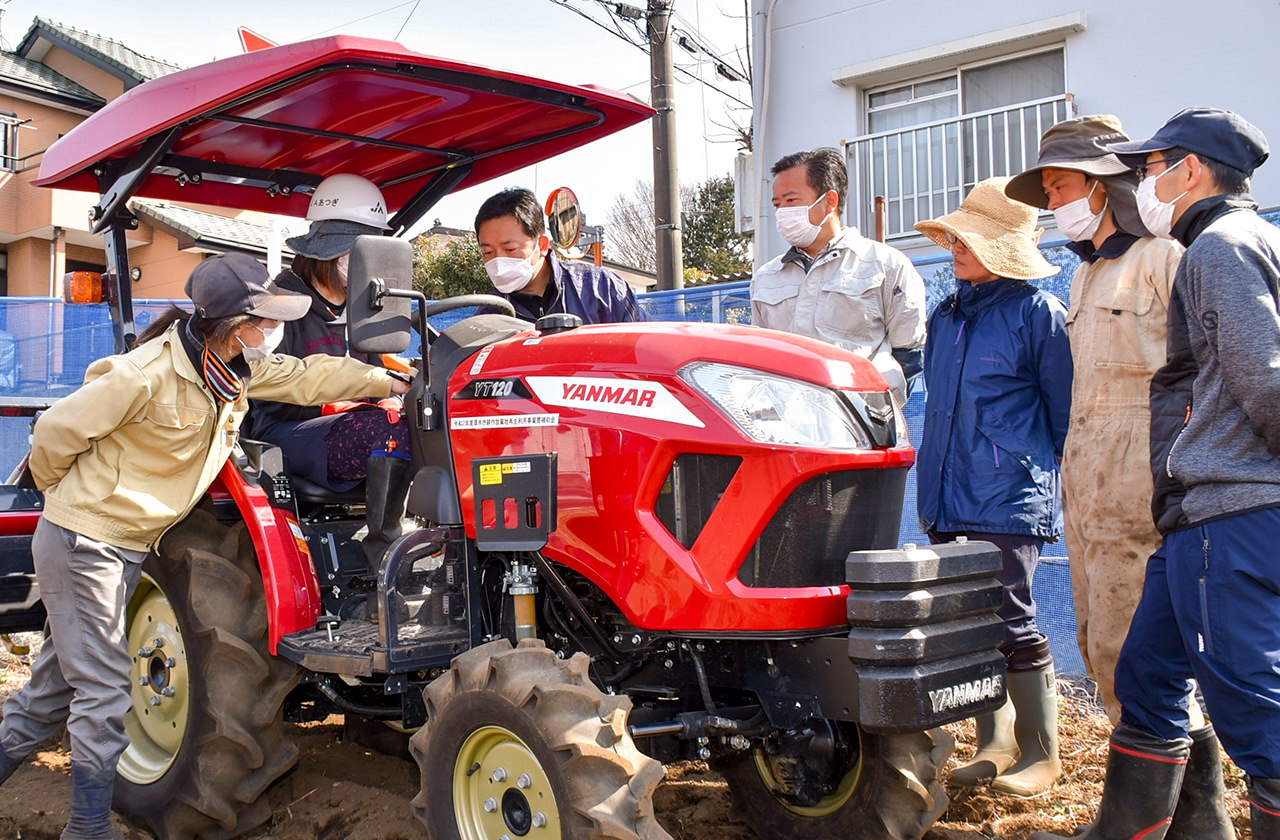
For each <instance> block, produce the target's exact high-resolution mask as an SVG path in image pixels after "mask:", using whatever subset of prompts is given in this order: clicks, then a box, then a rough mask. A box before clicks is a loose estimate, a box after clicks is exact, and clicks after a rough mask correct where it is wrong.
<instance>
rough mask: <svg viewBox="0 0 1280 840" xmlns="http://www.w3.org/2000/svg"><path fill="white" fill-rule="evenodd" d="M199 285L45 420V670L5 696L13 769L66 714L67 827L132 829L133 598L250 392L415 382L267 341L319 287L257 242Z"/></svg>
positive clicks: (211, 469)
mask: <svg viewBox="0 0 1280 840" xmlns="http://www.w3.org/2000/svg"><path fill="white" fill-rule="evenodd" d="M187 294H188V296H190V298H191V300H192V302H193V303H194V304H195V313H194V314H193V315H191V316H189V317H183V318H179V319H177V320H174V321H173V323H171V324H169V325H168V326H167V328H165V329H163V330H162V331H159V330H153V331H152V332H153V333H155V334H154V335H152V334H144V337H143V338H144V341H143V342H142V343H141V344H140V345H139V346H138V347H137V348H136V349H134V350H133V351H131V352H129V353H127V354H124V355H119V356H111V357H108V358H105V359H101V360H99V361H97V362H95V363H94V364H93V365H91V366H90V367H89V370H88V372H87V373H86V375H85V382H84V385H83V386H82V387H81V388H80V389H79V390H77V391H76V392H75V393H73V394H71V395H69V396H67V397H65V398H63V399H61V400H59V401H58V402H57V403H55V404H54V405H53V406H52V407H51V408H50V409H49V410H48V411H47V412H45V413H44V415H43V416H42V417H41V418H40V420H39V421H38V422H37V423H36V426H35V431H34V436H33V441H32V452H31V458H30V461H29V468H30V472H31V475H32V477H33V478H34V480H35V483H36V486H37V487H38V488H39V489H40V490H42V491H43V492H44V494H45V509H44V513H43V515H42V516H41V519H40V522H39V524H38V525H37V527H36V532H35V536H34V538H33V540H32V554H33V557H34V560H35V568H36V575H37V579H38V580H39V583H40V590H41V597H42V600H43V601H44V605H45V608H46V610H47V612H48V615H49V618H48V624H47V625H46V628H47V638H46V640H45V644H44V647H43V649H42V651H41V653H40V657H39V658H38V660H37V661H36V664H35V666H34V667H33V668H32V675H31V680H30V682H29V683H28V684H27V686H26V687H25V688H23V690H22V691H19V692H18V693H16V694H14V695H13V696H12V697H10V698H9V700H8V701H7V702H6V703H5V707H4V719H3V721H0V782H2V781H3V780H4V779H6V778H8V777H9V775H11V774H12V773H13V771H14V770H16V769H17V768H18V767H19V766H20V765H21V764H22V762H23V760H24V759H25V758H26V756H27V755H28V754H29V753H30V752H31V751H32V749H34V747H35V746H36V744H38V743H39V742H41V741H43V740H44V739H46V738H48V737H49V736H51V735H52V734H53V733H54V732H55V731H56V730H57V728H58V727H60V726H61V725H62V724H63V723H64V722H65V723H66V725H67V731H68V733H69V734H70V738H71V779H72V805H71V819H70V821H69V822H68V824H67V828H66V830H65V831H64V832H63V834H62V837H63V839H64V840H118V838H119V835H118V834H117V833H116V832H115V831H114V829H113V828H112V826H111V822H110V809H111V796H112V791H113V788H114V784H115V775H116V764H117V762H118V761H119V758H120V755H121V753H123V751H124V749H125V748H126V747H127V745H128V736H127V735H126V734H125V728H124V719H125V715H126V713H127V712H128V710H129V708H130V705H131V700H130V695H129V668H130V657H129V654H128V651H127V650H126V649H125V644H124V641H125V640H124V623H125V606H126V605H127V604H128V603H129V598H130V596H131V594H132V592H133V590H134V588H135V586H136V585H137V582H138V580H139V577H140V574H141V566H142V561H143V559H144V558H145V556H146V554H147V552H148V551H149V550H150V549H151V548H152V547H153V546H154V545H155V544H156V543H157V542H158V541H159V539H160V537H161V535H162V534H163V533H164V532H165V531H166V530H167V529H168V528H169V527H170V526H172V525H173V524H175V523H176V522H179V521H180V520H181V519H182V518H183V517H185V516H186V515H187V514H188V513H189V512H190V511H191V509H192V508H193V507H194V506H195V505H196V503H197V501H199V499H200V498H201V497H202V496H203V495H204V494H205V491H206V490H208V488H209V485H210V484H212V482H213V480H214V478H216V477H217V475H218V472H219V471H220V470H221V468H222V465H223V464H224V463H225V462H226V460H227V457H228V456H229V455H230V453H231V450H232V448H233V447H234V445H235V443H236V439H237V437H238V435H239V431H240V424H241V421H242V420H243V419H244V416H245V412H246V411H247V410H248V405H249V398H250V397H255V398H263V399H271V400H280V401H288V402H295V403H299V404H319V403H325V402H331V401H335V400H339V399H348V398H353V397H366V396H373V397H385V396H388V395H390V394H391V393H404V392H405V391H407V389H408V385H407V384H406V383H405V382H402V381H399V380H398V379H396V378H394V377H393V375H392V374H390V373H388V372H387V371H386V370H383V369H382V368H376V367H371V366H369V365H366V364H363V363H362V362H358V361H355V360H354V359H348V358H339V357H333V356H313V357H311V358H308V359H305V360H304V359H296V358H292V357H288V356H277V355H263V354H261V353H259V354H258V357H257V358H255V359H254V361H252V362H249V361H246V356H247V355H251V354H252V353H253V351H254V350H255V349H256V348H259V347H260V346H261V345H262V343H263V341H264V339H265V334H266V331H268V330H271V329H274V328H275V327H277V326H279V324H280V323H281V322H283V321H289V320H294V319H296V318H299V317H301V316H302V315H304V314H305V313H306V311H307V308H308V306H309V305H310V301H309V299H308V298H306V297H305V296H302V295H297V294H293V293H284V292H281V291H280V290H278V289H276V288H274V287H273V286H271V285H270V284H269V282H268V277H267V272H266V269H265V268H263V267H262V266H261V265H260V264H259V263H258V262H257V261H256V260H254V259H252V258H251V257H248V256H245V255H242V254H230V255H225V256H219V257H213V258H211V259H208V260H205V261H204V262H202V263H201V264H200V265H199V266H197V267H196V269H195V271H193V272H192V273H191V277H190V279H189V280H188V281H187Z"/></svg>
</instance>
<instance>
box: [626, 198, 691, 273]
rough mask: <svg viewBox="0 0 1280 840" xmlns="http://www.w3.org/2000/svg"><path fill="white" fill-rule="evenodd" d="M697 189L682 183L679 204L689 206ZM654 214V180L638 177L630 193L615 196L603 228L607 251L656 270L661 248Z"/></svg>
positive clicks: (646, 269)
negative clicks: (639, 178)
mask: <svg viewBox="0 0 1280 840" xmlns="http://www.w3.org/2000/svg"><path fill="white" fill-rule="evenodd" d="M696 192H697V191H696V189H695V188H694V187H689V186H681V187H680V204H681V206H682V207H689V206H691V205H692V203H693V201H694V197H695V195H696ZM655 224H656V223H655V222H654V218H653V184H652V183H651V182H649V181H636V185H635V188H634V189H633V190H632V191H631V194H630V195H627V194H620V195H619V196H618V197H617V198H615V199H614V200H613V207H611V208H610V209H609V215H608V216H607V217H606V225H605V229H604V252H605V255H606V256H607V257H608V258H609V259H611V260H613V261H614V262H619V263H622V264H623V265H629V266H632V267H633V268H639V269H643V270H645V271H657V269H658V250H657V237H656V236H655V230H654V226H655Z"/></svg>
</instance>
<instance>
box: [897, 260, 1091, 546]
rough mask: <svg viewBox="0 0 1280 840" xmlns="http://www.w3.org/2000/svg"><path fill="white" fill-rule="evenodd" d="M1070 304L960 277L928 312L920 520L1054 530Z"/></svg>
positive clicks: (1004, 530) (947, 526)
mask: <svg viewBox="0 0 1280 840" xmlns="http://www.w3.org/2000/svg"><path fill="white" fill-rule="evenodd" d="M1066 320H1067V310H1066V308H1065V307H1064V306H1063V305H1062V303H1061V302H1060V301H1059V300H1058V299H1057V298H1055V297H1053V296H1052V295H1049V294H1046V293H1045V292H1042V291H1040V290H1039V289H1036V288H1035V287H1034V286H1029V285H1027V284H1026V283H1025V282H1022V281H1019V280H1008V279H1004V278H1000V279H997V280H992V281H990V282H987V283H981V284H979V285H976V286H975V285H972V284H970V283H967V282H965V281H963V280H958V281H956V293H955V294H953V295H952V296H951V297H949V298H947V299H946V300H945V301H943V302H942V303H941V304H939V306H938V308H937V309H935V310H934V312H933V314H932V315H931V316H929V324H928V339H927V341H926V343H925V349H924V375H925V387H926V388H927V389H928V398H927V401H926V403H925V420H924V435H923V439H922V440H921V441H920V446H919V450H918V460H917V462H916V469H917V473H916V475H917V485H916V486H917V509H918V511H919V514H920V521H921V525H922V526H923V528H924V530H926V531H929V530H935V531H940V532H953V531H973V532H977V533H988V534H1019V535H1027V536H1034V537H1043V538H1051V537H1056V536H1058V535H1060V534H1061V533H1062V482H1061V478H1060V475H1059V472H1058V459H1059V458H1060V457H1061V456H1062V448H1063V444H1064V443H1065V442H1066V439H1067V417H1068V415H1069V414H1070V412H1071V376H1072V368H1071V346H1070V345H1069V344H1068V342H1067V324H1066Z"/></svg>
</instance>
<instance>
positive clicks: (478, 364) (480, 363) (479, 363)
mask: <svg viewBox="0 0 1280 840" xmlns="http://www.w3.org/2000/svg"><path fill="white" fill-rule="evenodd" d="M492 352H493V345H492V344H490V345H489V346H488V347H485V348H484V349H483V350H481V351H480V352H479V353H477V354H476V360H475V362H473V363H472V365H471V375H472V376H475V375H476V374H477V373H479V372H480V368H482V367H484V360H485V359H487V358H489V354H490V353H492Z"/></svg>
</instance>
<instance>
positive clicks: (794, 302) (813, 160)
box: [751, 148, 925, 406]
mask: <svg viewBox="0 0 1280 840" xmlns="http://www.w3.org/2000/svg"><path fill="white" fill-rule="evenodd" d="M771 171H772V172H773V175H774V181H773V206H774V216H775V219H776V222H777V227H778V233H779V235H781V236H782V238H783V239H784V240H786V241H787V243H788V244H789V245H790V246H791V248H790V249H789V250H788V251H787V252H786V253H785V254H782V255H781V256H779V257H776V258H774V259H772V260H770V261H769V262H768V263H765V264H764V265H763V266H761V267H760V269H759V270H758V271H757V272H756V273H755V276H754V277H753V278H752V280H751V317H752V323H753V324H755V325H756V326H759V327H767V328H769V329H774V330H782V331H784V332H792V333H796V334H798V335H805V336H809V337H810V338H817V339H820V340H822V341H828V342H830V343H832V344H836V345H838V346H840V347H843V348H845V349H846V350H850V351H852V352H854V353H857V354H858V355H859V356H862V357H864V358H866V359H869V360H871V362H872V363H873V364H875V366H876V368H877V369H879V371H880V373H881V374H882V375H883V376H884V378H885V381H887V382H888V383H889V387H890V388H891V389H892V391H893V395H894V399H895V401H896V402H897V404H898V405H899V406H901V405H902V404H903V403H905V402H906V399H907V395H908V393H909V390H910V383H911V382H912V381H913V380H914V379H915V377H916V376H917V375H918V374H919V373H920V370H921V369H922V368H923V366H924V325H925V291H924V281H923V280H922V279H920V275H919V274H918V273H917V272H916V269H915V266H913V265H912V264H911V261H910V260H908V259H907V258H906V256H905V255H904V254H903V253H902V252H901V251H898V250H897V249H895V248H890V247H889V246H888V245H885V244H884V243H882V242H876V241H875V240H873V239H868V238H866V237H865V236H863V235H862V234H860V233H859V232H858V229H857V228H855V227H845V226H844V225H843V224H841V222H840V217H841V214H842V213H843V212H844V203H845V198H846V196H847V193H848V187H849V178H848V173H847V172H846V170H845V164H844V158H843V157H842V156H841V154H840V152H838V151H837V150H835V149H831V148H822V149H814V150H813V151H808V152H797V153H796V154H792V155H787V156H786V157H784V158H782V159H781V160H779V161H778V162H777V163H775V164H774V165H773V169H772V170H771Z"/></svg>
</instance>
